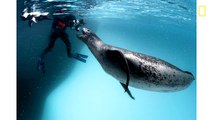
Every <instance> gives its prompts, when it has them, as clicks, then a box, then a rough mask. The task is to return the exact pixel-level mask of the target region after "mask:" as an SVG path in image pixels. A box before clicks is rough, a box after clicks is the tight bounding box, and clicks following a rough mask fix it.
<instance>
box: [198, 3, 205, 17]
mask: <svg viewBox="0 0 213 120" xmlns="http://www.w3.org/2000/svg"><path fill="white" fill-rule="evenodd" d="M198 16H201V17H204V16H206V6H203V5H202V6H201V5H200V6H198Z"/></svg>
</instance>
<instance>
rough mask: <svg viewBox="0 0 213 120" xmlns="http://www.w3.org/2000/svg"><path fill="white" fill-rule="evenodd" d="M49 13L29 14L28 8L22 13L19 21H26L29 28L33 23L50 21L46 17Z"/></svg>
mask: <svg viewBox="0 0 213 120" xmlns="http://www.w3.org/2000/svg"><path fill="white" fill-rule="evenodd" d="M48 15H49V12H29V11H28V8H25V9H24V10H23V11H22V15H21V19H22V20H23V21H26V20H28V25H29V27H32V24H33V23H37V22H38V21H42V20H52V19H51V18H49V17H48Z"/></svg>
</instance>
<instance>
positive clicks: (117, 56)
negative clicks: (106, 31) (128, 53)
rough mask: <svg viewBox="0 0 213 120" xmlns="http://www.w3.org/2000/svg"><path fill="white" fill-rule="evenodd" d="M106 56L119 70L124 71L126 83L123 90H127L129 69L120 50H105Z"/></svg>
mask: <svg viewBox="0 0 213 120" xmlns="http://www.w3.org/2000/svg"><path fill="white" fill-rule="evenodd" d="M106 57H107V59H108V60H110V61H111V62H112V64H113V65H115V66H116V67H120V68H121V70H124V71H125V73H126V84H125V88H124V89H125V92H127V91H128V86H129V79H130V76H129V74H130V70H129V65H128V61H127V59H126V58H125V56H124V55H123V53H122V52H120V51H118V50H108V51H106Z"/></svg>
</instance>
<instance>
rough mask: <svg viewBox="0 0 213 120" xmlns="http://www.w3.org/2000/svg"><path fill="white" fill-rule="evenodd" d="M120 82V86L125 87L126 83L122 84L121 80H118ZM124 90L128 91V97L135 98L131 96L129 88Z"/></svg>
mask: <svg viewBox="0 0 213 120" xmlns="http://www.w3.org/2000/svg"><path fill="white" fill-rule="evenodd" d="M120 84H121V86H122V87H123V88H124V89H126V85H125V84H123V83H121V82H120ZM126 92H127V93H128V95H129V97H131V98H132V99H133V100H135V98H134V97H133V96H132V94H131V92H130V90H129V88H128V89H127V91H126Z"/></svg>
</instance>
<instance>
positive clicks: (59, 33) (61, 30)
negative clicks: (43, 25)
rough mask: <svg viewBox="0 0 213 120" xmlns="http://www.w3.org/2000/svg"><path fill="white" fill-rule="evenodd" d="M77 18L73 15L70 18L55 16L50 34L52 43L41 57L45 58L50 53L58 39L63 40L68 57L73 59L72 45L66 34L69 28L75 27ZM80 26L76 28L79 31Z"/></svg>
mask: <svg viewBox="0 0 213 120" xmlns="http://www.w3.org/2000/svg"><path fill="white" fill-rule="evenodd" d="M74 21H76V18H75V16H73V15H68V16H55V17H54V19H53V23H52V31H51V34H50V41H49V45H48V47H47V48H46V49H45V50H44V51H43V52H42V54H41V57H44V56H45V55H46V54H47V53H48V52H49V51H51V50H52V48H53V47H54V44H55V41H56V39H57V38H61V39H62V41H63V42H64V43H65V45H66V48H67V55H68V57H71V43H70V41H69V39H68V35H67V33H66V28H67V27H73V26H74V24H75V22H74ZM77 27H79V26H75V29H76V30H77V29H78V28H77Z"/></svg>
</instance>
